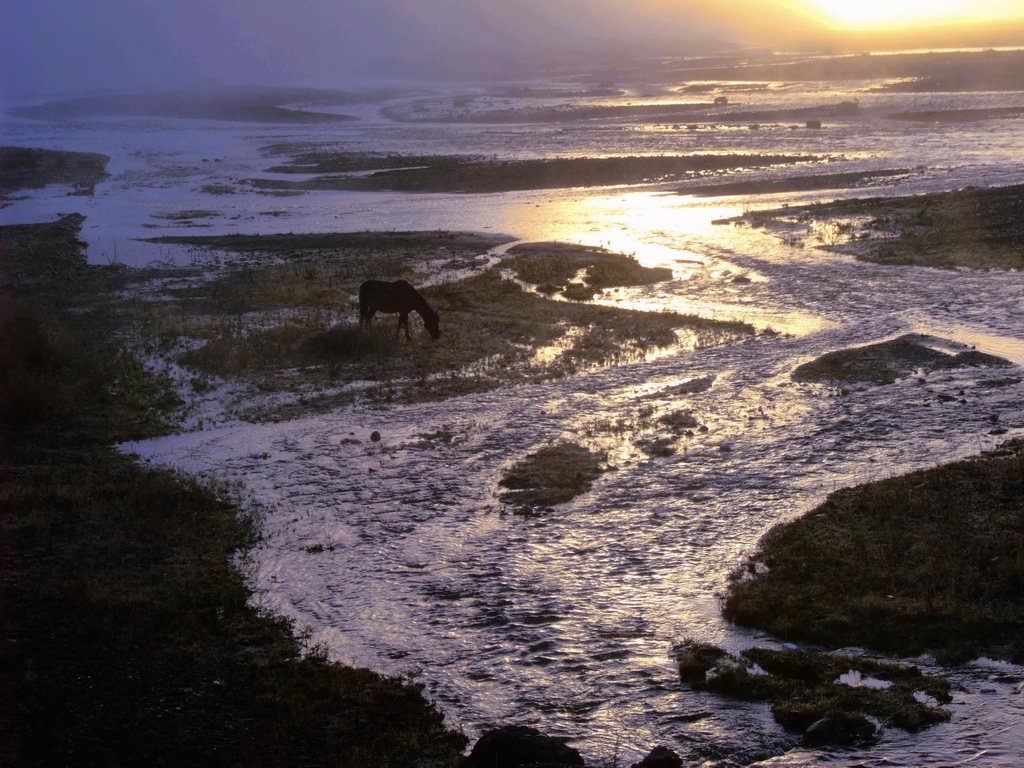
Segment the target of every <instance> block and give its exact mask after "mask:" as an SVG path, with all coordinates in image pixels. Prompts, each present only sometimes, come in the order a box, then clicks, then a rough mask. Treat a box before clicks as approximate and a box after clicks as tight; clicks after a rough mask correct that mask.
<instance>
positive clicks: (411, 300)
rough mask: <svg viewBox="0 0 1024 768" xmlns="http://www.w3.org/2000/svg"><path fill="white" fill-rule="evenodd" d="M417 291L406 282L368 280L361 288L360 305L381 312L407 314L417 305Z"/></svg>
mask: <svg viewBox="0 0 1024 768" xmlns="http://www.w3.org/2000/svg"><path fill="white" fill-rule="evenodd" d="M418 297H419V293H417V291H416V289H415V288H413V287H412V285H411V284H410V283H409V282H408V281H406V280H394V281H390V282H389V281H387V280H367V281H366V282H364V283H363V284H362V285H360V286H359V305H360V307H362V308H369V307H372V308H373V309H376V310H378V311H380V312H405V311H408V310H409V309H411V308H412V307H413V306H414V305H415V304H416V299H417V298H418Z"/></svg>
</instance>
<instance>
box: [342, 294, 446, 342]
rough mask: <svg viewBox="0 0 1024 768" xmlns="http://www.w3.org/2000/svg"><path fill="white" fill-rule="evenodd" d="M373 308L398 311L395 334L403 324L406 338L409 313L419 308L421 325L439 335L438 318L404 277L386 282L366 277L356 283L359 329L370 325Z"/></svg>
mask: <svg viewBox="0 0 1024 768" xmlns="http://www.w3.org/2000/svg"><path fill="white" fill-rule="evenodd" d="M375 312H385V313H388V314H390V313H393V312H398V313H399V315H398V329H397V330H396V331H395V336H396V337H397V336H398V334H399V333H401V330H402V328H403V327H404V328H405V338H406V339H408V338H409V313H410V312H419V315H420V317H422V318H423V325H424V326H426V329H427V333H429V334H430V336H431V338H434V339H436V338H437V337H439V336H440V335H441V328H440V326H439V323H440V318H439V317H438V316H437V312H435V311H434V310H433V309H432V308H431V306H430V305H429V304H427V300H426V299H424V298H423V297H422V296H421V295H420V293H419V291H417V290H416V289H415V288H413V287H412V286H411V285H409V283H407V282H406V281H405V280H396V281H395V282H393V283H388V282H385V281H383V280H367V281H366V282H365V283H363V284H362V285H360V286H359V329H360V330H363V329H365V328H369V327H370V321H371V320H372V319H373V315H374V313H375Z"/></svg>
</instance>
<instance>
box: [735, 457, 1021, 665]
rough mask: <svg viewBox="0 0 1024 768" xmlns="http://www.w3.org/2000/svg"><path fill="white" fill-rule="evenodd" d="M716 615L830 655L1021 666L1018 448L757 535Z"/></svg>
mask: <svg viewBox="0 0 1024 768" xmlns="http://www.w3.org/2000/svg"><path fill="white" fill-rule="evenodd" d="M724 612H725V616H726V618H728V619H729V620H731V621H734V622H736V623H738V624H741V625H744V626H751V627H758V628H760V629H764V630H767V631H769V632H772V633H773V634H775V635H778V636H779V637H783V638H787V639H791V640H800V641H809V642H815V643H822V644H824V645H828V646H832V647H839V646H848V645H859V646H864V647H868V648H877V649H879V650H882V651H889V652H894V653H899V654H903V655H914V654H917V653H920V652H922V651H925V650H933V651H936V652H938V653H939V655H940V658H944V659H949V660H955V659H966V658H969V657H971V656H973V655H975V654H978V653H980V652H982V651H987V652H989V653H994V654H998V655H1001V656H1004V657H1009V658H1012V659H1014V660H1016V661H1018V662H1019V661H1022V660H1024V442H1022V441H1019V440H1018V441H1015V442H1011V443H1009V444H1007V445H1005V446H1003V447H1002V448H1001V449H999V450H997V451H995V452H993V453H989V454H985V455H982V456H980V457H977V458H974V459H970V460H967V461H958V462H954V463H952V464H946V465H943V466H940V467H936V468H934V469H928V470H922V471H920V472H914V473H911V474H909V475H903V476H900V477H895V478H891V479H888V480H882V481H879V482H874V483H868V484H865V485H861V486H858V487H856V488H851V489H848V490H843V491H839V492H837V493H834V494H832V495H831V496H829V498H828V499H827V500H826V501H825V503H823V504H822V505H821V506H819V507H818V508H816V509H814V510H813V511H811V512H809V513H808V514H806V515H804V516H803V517H801V518H799V519H797V520H795V521H793V522H791V523H786V524H784V525H781V526H779V527H777V528H775V529H774V530H772V531H771V532H770V533H769V534H768V535H767V536H766V537H765V538H764V540H763V541H762V542H761V547H760V551H759V552H758V553H757V554H756V555H754V556H753V557H752V558H751V560H750V561H749V562H748V563H747V564H746V566H745V567H744V568H743V569H741V571H739V572H738V573H737V574H735V576H734V578H733V580H732V583H731V585H730V587H729V593H728V596H727V598H726V601H725V611H724Z"/></svg>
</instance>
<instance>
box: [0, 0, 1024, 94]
mask: <svg viewBox="0 0 1024 768" xmlns="http://www.w3.org/2000/svg"><path fill="white" fill-rule="evenodd" d="M1021 6H1024V3H1022V2H1021V0H970V1H969V2H968V0H904V2H902V3H901V2H899V0H856V1H855V2H849V1H848V0H632V1H630V0H2V1H0V67H2V69H0V77H2V78H3V80H2V82H0V87H3V88H4V89H5V90H6V91H7V92H8V93H13V94H22V93H37V92H38V93H62V92H70V91H85V90H110V89H121V90H124V89H126V88H128V89H130V88H141V87H149V86H153V85H196V84H211V85H212V84H237V83H251V84H265V83H266V84H304V85H324V86H344V85H345V84H346V83H349V82H351V81H352V80H353V79H358V78H363V77H366V76H368V75H373V74H378V73H379V74H382V75H385V76H397V77H401V76H410V77H416V76H431V75H461V76H472V75H474V74H479V75H481V76H493V75H497V74H500V73H507V74H512V75H515V74H518V73H524V74H525V73H528V72H529V71H530V70H531V68H535V67H536V66H537V65H538V64H544V63H548V62H560V63H565V62H569V61H574V60H579V59H580V58H581V57H593V58H601V57H609V56H615V55H618V54H636V53H637V52H639V51H644V50H646V51H651V52H657V53H676V54H685V53H692V52H699V51H701V50H705V49H707V47H708V46H711V45H714V44H717V43H718V41H726V42H730V43H733V42H739V43H763V42H774V41H778V40H783V39H786V38H787V37H789V38H792V39H798V38H800V37H801V36H802V37H812V36H813V34H814V32H813V30H815V29H816V28H817V26H818V25H819V24H821V23H822V22H824V23H826V24H842V25H851V26H857V25H860V26H871V25H877V24H880V23H917V22H920V21H938V20H941V19H942V18H952V17H954V16H956V15H957V14H963V13H967V14H968V15H969V17H970V18H974V19H978V18H986V17H988V18H991V17H995V16H999V15H1001V14H1006V13H1007V12H1008V11H1015V12H1016V13H1017V14H1018V15H1020V16H1024V8H1022V7H1021ZM936 11H939V12H940V13H936Z"/></svg>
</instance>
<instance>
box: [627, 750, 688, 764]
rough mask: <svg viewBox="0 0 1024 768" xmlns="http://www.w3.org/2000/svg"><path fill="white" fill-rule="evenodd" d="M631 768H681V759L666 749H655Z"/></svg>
mask: <svg viewBox="0 0 1024 768" xmlns="http://www.w3.org/2000/svg"><path fill="white" fill-rule="evenodd" d="M633 768H683V758H681V757H680V756H679V755H677V754H676V753H675V752H673V751H672V750H671V749H669V748H668V747H655V748H654V749H652V750H651V752H650V754H649V755H647V757H645V758H644V759H643V760H641V761H640V762H639V763H634V764H633Z"/></svg>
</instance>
